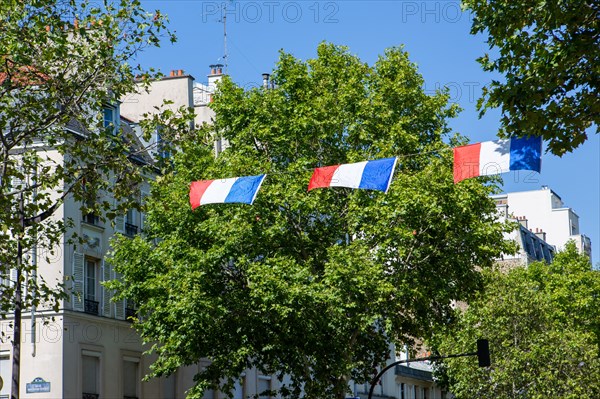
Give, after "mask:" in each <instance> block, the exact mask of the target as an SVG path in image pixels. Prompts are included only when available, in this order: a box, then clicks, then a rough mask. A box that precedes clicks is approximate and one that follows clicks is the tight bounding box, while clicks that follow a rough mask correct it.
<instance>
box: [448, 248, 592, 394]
mask: <svg viewBox="0 0 600 399" xmlns="http://www.w3.org/2000/svg"><path fill="white" fill-rule="evenodd" d="M487 280H488V285H487V288H486V290H485V291H484V293H483V294H481V295H480V296H479V297H478V298H477V299H476V300H475V301H473V302H471V303H470V304H469V307H468V309H467V310H466V311H465V312H464V313H463V314H462V315H461V316H460V318H459V320H458V322H457V325H456V326H455V328H454V329H452V330H450V331H449V330H446V331H444V332H443V333H442V334H440V336H439V337H438V338H439V339H440V341H441V342H440V344H439V347H440V350H441V351H442V352H443V353H463V352H464V351H470V350H472V348H470V346H472V344H473V342H474V340H475V339H477V338H487V339H489V341H490V350H491V352H492V354H491V356H492V366H491V367H490V368H486V369H480V368H478V367H477V365H476V364H475V363H476V362H475V363H474V362H473V361H472V359H449V360H446V361H445V363H444V367H443V368H442V369H443V370H444V374H445V377H446V378H447V381H448V383H449V387H448V389H449V390H450V391H451V392H452V393H454V394H455V395H456V397H457V398H459V399H460V398H474V397H477V398H490V399H491V398H493V399H498V398H500V399H503V398H521V397H526V398H532V399H537V398H539V399H542V398H590V399H591V398H597V397H599V396H600V383H599V381H598V373H600V358H599V355H600V273H599V272H598V270H593V269H592V268H591V264H590V261H589V259H588V258H587V257H586V256H585V255H580V254H578V252H577V249H576V247H575V245H574V243H572V242H571V243H569V244H568V245H567V246H566V248H565V250H564V252H561V253H559V254H558V255H557V256H556V258H555V260H554V261H553V263H552V264H546V263H543V262H540V263H535V264H532V265H530V266H529V267H528V268H526V269H525V268H516V269H513V270H510V271H509V272H508V273H506V274H504V273H502V272H493V273H489V275H488V279H487Z"/></svg>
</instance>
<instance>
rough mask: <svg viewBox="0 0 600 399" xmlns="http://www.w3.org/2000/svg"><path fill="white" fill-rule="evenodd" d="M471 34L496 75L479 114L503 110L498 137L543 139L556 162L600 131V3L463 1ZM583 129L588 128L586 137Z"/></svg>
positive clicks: (579, 0) (485, 66)
mask: <svg viewBox="0 0 600 399" xmlns="http://www.w3.org/2000/svg"><path fill="white" fill-rule="evenodd" d="M463 5H464V6H465V7H466V8H467V9H468V10H469V11H471V12H473V15H474V18H473V25H472V28H471V33H473V34H477V33H484V34H486V35H487V37H488V38H487V43H488V44H489V45H490V48H491V50H493V52H492V56H490V55H489V54H486V55H485V56H483V57H481V58H480V59H479V62H480V63H481V65H482V66H483V69H484V70H485V71H489V72H498V73H500V74H502V75H503V76H504V80H502V81H499V80H493V81H492V83H491V84H489V85H488V86H487V87H486V88H485V89H484V92H483V97H482V98H481V99H480V102H479V107H480V109H481V110H482V113H483V112H485V111H486V109H489V108H497V107H500V109H501V111H502V119H501V121H502V127H503V131H502V132H501V133H502V134H504V135H506V136H529V135H533V136H541V137H543V138H544V140H547V141H548V148H549V150H550V151H551V152H552V153H553V154H555V155H559V156H561V155H563V154H564V153H566V152H571V151H573V150H574V149H575V148H577V147H579V146H580V145H581V144H583V143H584V142H585V141H586V139H587V132H588V131H589V130H591V129H593V126H595V130H596V134H598V132H599V126H600V123H599V121H600V90H599V89H600V4H599V3H598V2H597V1H594V0H569V1H543V0H530V1H525V0H518V1H511V0H463ZM588 128H591V129H589V130H588Z"/></svg>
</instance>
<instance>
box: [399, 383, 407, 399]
mask: <svg viewBox="0 0 600 399" xmlns="http://www.w3.org/2000/svg"><path fill="white" fill-rule="evenodd" d="M400 399H406V384H404V383H401V384H400Z"/></svg>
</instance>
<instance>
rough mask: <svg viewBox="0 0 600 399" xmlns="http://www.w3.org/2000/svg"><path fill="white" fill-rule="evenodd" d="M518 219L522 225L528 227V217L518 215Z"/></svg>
mask: <svg viewBox="0 0 600 399" xmlns="http://www.w3.org/2000/svg"><path fill="white" fill-rule="evenodd" d="M517 220H518V221H519V223H521V226H523V227H525V228H527V218H526V217H525V216H517Z"/></svg>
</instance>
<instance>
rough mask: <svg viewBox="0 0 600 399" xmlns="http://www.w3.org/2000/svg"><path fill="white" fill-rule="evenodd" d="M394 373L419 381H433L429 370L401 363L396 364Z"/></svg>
mask: <svg viewBox="0 0 600 399" xmlns="http://www.w3.org/2000/svg"><path fill="white" fill-rule="evenodd" d="M396 375H397V376H401V377H408V378H413V379H415V380H421V381H433V373H432V372H431V371H427V370H422V369H418V368H415V367H408V366H403V365H397V366H396Z"/></svg>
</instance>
